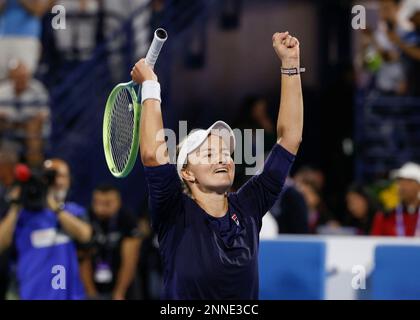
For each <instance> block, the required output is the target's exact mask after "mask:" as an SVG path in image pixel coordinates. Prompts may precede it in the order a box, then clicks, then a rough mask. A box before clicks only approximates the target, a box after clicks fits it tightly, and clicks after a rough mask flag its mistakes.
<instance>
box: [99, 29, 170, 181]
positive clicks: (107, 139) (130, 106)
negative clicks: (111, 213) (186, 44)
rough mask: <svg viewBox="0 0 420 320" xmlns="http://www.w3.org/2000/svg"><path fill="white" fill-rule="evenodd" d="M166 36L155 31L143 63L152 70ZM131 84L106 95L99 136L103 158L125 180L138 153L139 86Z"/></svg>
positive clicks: (112, 171) (128, 83)
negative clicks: (101, 140) (102, 146)
mask: <svg viewBox="0 0 420 320" xmlns="http://www.w3.org/2000/svg"><path fill="white" fill-rule="evenodd" d="M167 38H168V34H167V33H166V31H165V30H164V29H162V28H159V29H157V30H156V31H155V33H154V37H153V41H152V44H151V45H150V48H149V50H148V52H147V54H146V63H147V64H148V65H149V66H151V67H152V68H153V67H154V65H155V63H156V60H157V58H158V56H159V53H160V50H161V49H162V46H163V44H164V43H165V41H166V39H167ZM136 86H137V84H136V83H135V82H133V81H130V82H126V83H120V84H118V85H117V86H115V87H114V89H112V91H111V93H110V94H109V96H108V99H107V102H106V106H105V113H104V120H103V128H102V130H103V131H102V137H103V145H104V152H105V159H106V163H107V165H108V169H109V171H110V172H111V173H112V175H113V176H114V177H117V178H123V177H126V176H127V175H128V174H129V173H130V172H131V170H132V169H133V166H134V164H135V163H136V159H137V154H138V152H139V125H140V115H141V108H142V106H141V86H140V85H139V88H138V91H137V92H136V90H135V87H136Z"/></svg>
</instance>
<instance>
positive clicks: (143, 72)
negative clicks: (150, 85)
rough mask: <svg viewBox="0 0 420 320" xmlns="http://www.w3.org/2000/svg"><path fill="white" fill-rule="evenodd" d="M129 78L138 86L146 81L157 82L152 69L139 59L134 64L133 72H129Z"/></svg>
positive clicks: (143, 60)
mask: <svg viewBox="0 0 420 320" xmlns="http://www.w3.org/2000/svg"><path fill="white" fill-rule="evenodd" d="M131 78H132V79H133V81H134V82H136V83H138V84H142V83H143V82H144V81H146V80H155V81H157V80H158V78H157V76H156V74H155V73H154V72H153V69H152V68H151V67H150V66H148V65H147V64H146V61H145V59H140V60H139V61H138V62H137V63H136V64H135V66H134V67H133V70H131Z"/></svg>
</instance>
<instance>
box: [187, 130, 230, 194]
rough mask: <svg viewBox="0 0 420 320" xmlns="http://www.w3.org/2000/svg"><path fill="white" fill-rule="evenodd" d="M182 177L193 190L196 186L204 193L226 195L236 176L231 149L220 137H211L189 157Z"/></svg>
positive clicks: (212, 135)
mask: <svg viewBox="0 0 420 320" xmlns="http://www.w3.org/2000/svg"><path fill="white" fill-rule="evenodd" d="M182 176H183V178H184V180H185V181H186V182H187V184H188V185H189V187H190V189H191V190H193V187H192V186H193V185H195V186H197V188H198V189H200V190H201V191H203V192H217V193H219V194H222V193H225V192H226V191H228V190H229V188H230V187H231V186H232V183H233V179H234V176H235V165H234V162H233V159H232V157H231V155H230V150H229V147H228V146H227V145H226V144H225V142H224V141H223V139H222V138H221V137H220V136H217V135H214V134H211V135H209V136H208V137H207V139H206V140H205V141H204V143H202V144H201V146H200V147H199V148H197V149H196V150H195V151H193V152H191V153H190V154H189V155H188V163H187V166H186V167H185V168H184V169H183V170H182ZM193 192H194V191H193Z"/></svg>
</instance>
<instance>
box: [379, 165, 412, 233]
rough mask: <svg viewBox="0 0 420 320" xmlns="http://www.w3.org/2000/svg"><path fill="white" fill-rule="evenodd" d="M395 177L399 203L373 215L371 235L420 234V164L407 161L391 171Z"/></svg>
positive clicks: (392, 176)
mask: <svg viewBox="0 0 420 320" xmlns="http://www.w3.org/2000/svg"><path fill="white" fill-rule="evenodd" d="M391 178H393V179H396V183H397V187H398V193H399V197H400V204H399V205H398V206H397V207H396V208H395V209H393V210H392V211H391V212H384V213H382V212H379V213H377V214H376V215H375V219H374V222H373V228H372V232H371V234H372V235H375V236H399V237H413V236H416V237H418V236H420V165H418V164H416V163H413V162H408V163H406V164H404V165H403V166H402V167H401V168H400V169H398V170H395V171H392V172H391Z"/></svg>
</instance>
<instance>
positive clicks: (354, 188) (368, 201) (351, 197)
mask: <svg viewBox="0 0 420 320" xmlns="http://www.w3.org/2000/svg"><path fill="white" fill-rule="evenodd" d="M346 207H347V216H346V218H345V221H344V225H345V226H346V227H351V228H354V229H355V231H356V234H358V235H369V234H370V232H371V229H372V224H373V218H374V216H375V214H376V213H377V211H378V210H379V206H378V204H377V203H376V201H375V200H374V198H373V197H372V196H371V195H370V194H369V191H368V190H367V189H366V187H364V186H362V185H359V184H353V185H351V186H350V188H349V189H348V190H347V194H346Z"/></svg>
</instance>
